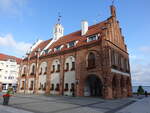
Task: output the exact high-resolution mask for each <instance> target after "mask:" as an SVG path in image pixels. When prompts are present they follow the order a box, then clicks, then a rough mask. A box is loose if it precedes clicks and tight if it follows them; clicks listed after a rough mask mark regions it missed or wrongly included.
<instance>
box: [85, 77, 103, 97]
mask: <svg viewBox="0 0 150 113" xmlns="http://www.w3.org/2000/svg"><path fill="white" fill-rule="evenodd" d="M84 96H94V97H100V96H102V82H101V80H100V79H99V78H98V77H97V76H96V75H90V76H88V77H87V79H86V81H85V87H84Z"/></svg>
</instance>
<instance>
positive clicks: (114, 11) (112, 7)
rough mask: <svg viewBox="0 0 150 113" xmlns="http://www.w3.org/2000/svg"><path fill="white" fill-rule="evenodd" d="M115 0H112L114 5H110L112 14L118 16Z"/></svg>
mask: <svg viewBox="0 0 150 113" xmlns="http://www.w3.org/2000/svg"><path fill="white" fill-rule="evenodd" d="M114 3H115V0H112V5H111V6H110V10H111V16H113V17H116V8H115V6H114Z"/></svg>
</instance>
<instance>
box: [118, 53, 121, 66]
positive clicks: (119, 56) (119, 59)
mask: <svg viewBox="0 0 150 113" xmlns="http://www.w3.org/2000/svg"><path fill="white" fill-rule="evenodd" d="M118 65H119V67H120V68H121V55H118Z"/></svg>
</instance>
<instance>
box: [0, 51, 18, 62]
mask: <svg viewBox="0 0 150 113" xmlns="http://www.w3.org/2000/svg"><path fill="white" fill-rule="evenodd" d="M9 59H13V60H15V61H16V62H17V63H18V64H20V63H21V59H20V58H17V57H15V56H10V55H6V54H2V53H0V60H1V61H7V60H9Z"/></svg>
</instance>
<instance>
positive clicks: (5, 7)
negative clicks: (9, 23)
mask: <svg viewBox="0 0 150 113" xmlns="http://www.w3.org/2000/svg"><path fill="white" fill-rule="evenodd" d="M26 2H27V0H0V12H2V13H5V14H9V15H10V14H11V15H20V14H21V13H22V10H23V8H24V6H25V5H26Z"/></svg>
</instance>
